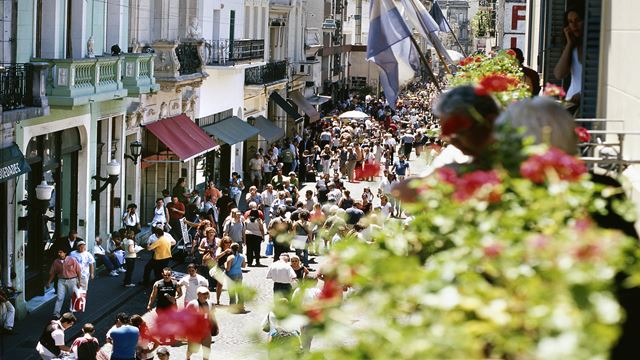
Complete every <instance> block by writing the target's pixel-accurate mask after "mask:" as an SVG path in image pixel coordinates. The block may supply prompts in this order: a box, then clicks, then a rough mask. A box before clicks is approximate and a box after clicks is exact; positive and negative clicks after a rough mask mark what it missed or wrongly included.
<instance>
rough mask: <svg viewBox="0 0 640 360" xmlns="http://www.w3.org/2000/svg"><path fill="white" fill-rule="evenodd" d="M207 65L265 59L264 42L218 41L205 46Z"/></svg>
mask: <svg viewBox="0 0 640 360" xmlns="http://www.w3.org/2000/svg"><path fill="white" fill-rule="evenodd" d="M205 49H206V58H207V65H233V64H235V63H236V62H241V61H250V60H262V59H264V40H217V41H213V42H207V43H206V45H205Z"/></svg>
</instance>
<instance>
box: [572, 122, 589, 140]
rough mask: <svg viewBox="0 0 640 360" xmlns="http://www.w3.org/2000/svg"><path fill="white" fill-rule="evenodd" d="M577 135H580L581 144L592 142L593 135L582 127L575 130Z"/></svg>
mask: <svg viewBox="0 0 640 360" xmlns="http://www.w3.org/2000/svg"><path fill="white" fill-rule="evenodd" d="M575 132H576V135H578V140H579V141H580V142H589V140H591V135H590V134H589V130H587V129H585V128H583V127H582V126H578V127H576V128H575Z"/></svg>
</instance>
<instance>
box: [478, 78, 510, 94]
mask: <svg viewBox="0 0 640 360" xmlns="http://www.w3.org/2000/svg"><path fill="white" fill-rule="evenodd" d="M518 83H519V81H518V79H515V78H512V77H510V76H506V75H502V74H491V75H487V76H485V77H483V78H482V79H481V80H480V83H479V84H478V86H476V95H478V96H485V95H488V94H490V93H495V92H503V91H508V90H511V89H513V88H515V87H516V86H518Z"/></svg>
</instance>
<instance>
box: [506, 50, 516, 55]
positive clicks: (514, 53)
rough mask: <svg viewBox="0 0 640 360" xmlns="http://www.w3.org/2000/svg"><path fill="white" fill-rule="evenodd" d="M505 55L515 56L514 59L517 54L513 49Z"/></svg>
mask: <svg viewBox="0 0 640 360" xmlns="http://www.w3.org/2000/svg"><path fill="white" fill-rule="evenodd" d="M505 53H506V54H507V55H511V56H513V57H516V52H515V51H513V50H511V49H509V50H507V51H505Z"/></svg>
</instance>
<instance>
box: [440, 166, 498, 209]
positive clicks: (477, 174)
mask: <svg viewBox="0 0 640 360" xmlns="http://www.w3.org/2000/svg"><path fill="white" fill-rule="evenodd" d="M437 175H438V177H439V178H440V180H442V181H444V182H445V183H447V184H451V185H453V186H454V187H455V191H454V193H453V199H454V200H455V201H458V202H462V201H465V200H467V199H469V198H470V197H472V196H474V195H475V193H476V192H477V191H478V190H479V189H481V188H482V187H484V186H487V185H491V186H494V185H498V184H500V178H499V177H498V173H497V172H495V171H474V172H470V173H466V174H464V175H462V176H461V177H458V175H457V174H456V172H455V170H453V169H451V168H448V167H443V168H440V169H438V171H437ZM487 200H489V201H490V202H498V201H500V194H498V193H497V192H494V191H492V192H490V193H489V194H488V197H487Z"/></svg>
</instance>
